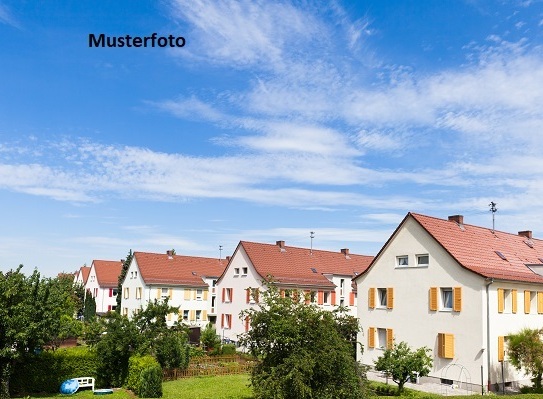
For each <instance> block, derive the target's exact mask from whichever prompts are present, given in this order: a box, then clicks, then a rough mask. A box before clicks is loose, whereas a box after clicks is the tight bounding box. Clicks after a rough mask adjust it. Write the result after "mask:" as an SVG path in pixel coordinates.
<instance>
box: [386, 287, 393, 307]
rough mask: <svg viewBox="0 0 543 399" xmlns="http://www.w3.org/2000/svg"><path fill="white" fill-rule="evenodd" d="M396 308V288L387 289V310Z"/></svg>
mask: <svg viewBox="0 0 543 399" xmlns="http://www.w3.org/2000/svg"><path fill="white" fill-rule="evenodd" d="M392 308H394V288H392V287H389V288H387V309H392Z"/></svg>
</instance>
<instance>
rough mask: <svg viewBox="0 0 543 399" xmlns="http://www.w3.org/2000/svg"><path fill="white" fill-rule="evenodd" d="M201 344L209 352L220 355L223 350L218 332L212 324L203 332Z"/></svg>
mask: <svg viewBox="0 0 543 399" xmlns="http://www.w3.org/2000/svg"><path fill="white" fill-rule="evenodd" d="M200 342H201V343H202V345H203V347H204V348H205V349H206V350H207V351H208V352H212V353H219V351H220V349H221V339H220V338H219V337H218V336H217V331H216V330H215V327H214V326H213V325H212V324H211V323H209V324H208V325H206V327H205V328H204V331H202V334H201V335H200Z"/></svg>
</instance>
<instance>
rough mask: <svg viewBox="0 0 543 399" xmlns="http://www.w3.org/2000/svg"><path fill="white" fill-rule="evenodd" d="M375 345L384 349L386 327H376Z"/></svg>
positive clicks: (385, 344) (385, 345)
mask: <svg viewBox="0 0 543 399" xmlns="http://www.w3.org/2000/svg"><path fill="white" fill-rule="evenodd" d="M377 347H378V348H381V349H385V348H386V347H387V329H386V328H378V329H377Z"/></svg>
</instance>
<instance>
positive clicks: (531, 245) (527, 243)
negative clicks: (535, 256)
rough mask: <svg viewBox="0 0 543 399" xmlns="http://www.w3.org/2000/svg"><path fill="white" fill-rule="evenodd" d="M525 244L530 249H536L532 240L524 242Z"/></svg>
mask: <svg viewBox="0 0 543 399" xmlns="http://www.w3.org/2000/svg"><path fill="white" fill-rule="evenodd" d="M524 244H526V245H528V246H529V247H530V248H533V247H534V242H533V241H532V240H524Z"/></svg>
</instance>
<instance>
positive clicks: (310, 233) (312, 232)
mask: <svg viewBox="0 0 543 399" xmlns="http://www.w3.org/2000/svg"><path fill="white" fill-rule="evenodd" d="M309 238H311V250H310V252H309V253H310V254H311V255H313V238H315V232H314V231H310V232H309Z"/></svg>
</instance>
